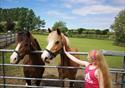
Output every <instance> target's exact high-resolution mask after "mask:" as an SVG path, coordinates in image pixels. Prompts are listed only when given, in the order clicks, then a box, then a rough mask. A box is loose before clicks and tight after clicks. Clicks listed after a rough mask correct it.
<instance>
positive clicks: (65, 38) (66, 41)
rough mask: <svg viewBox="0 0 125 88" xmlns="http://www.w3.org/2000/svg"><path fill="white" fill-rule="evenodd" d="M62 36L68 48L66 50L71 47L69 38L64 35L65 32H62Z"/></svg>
mask: <svg viewBox="0 0 125 88" xmlns="http://www.w3.org/2000/svg"><path fill="white" fill-rule="evenodd" d="M61 36H62V42H63V44H64V46H65V48H66V51H67V50H68V49H69V48H70V47H69V39H68V38H67V37H66V36H65V35H64V34H61Z"/></svg>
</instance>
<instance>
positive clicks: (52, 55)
mask: <svg viewBox="0 0 125 88" xmlns="http://www.w3.org/2000/svg"><path fill="white" fill-rule="evenodd" d="M45 50H46V51H47V52H48V53H49V54H50V56H51V58H50V59H52V58H54V57H56V55H57V54H58V53H59V52H61V51H62V48H60V49H59V50H58V51H56V52H52V51H50V50H48V49H45Z"/></svg>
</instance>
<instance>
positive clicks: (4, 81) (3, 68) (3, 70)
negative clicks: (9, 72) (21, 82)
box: [2, 52, 6, 88]
mask: <svg viewBox="0 0 125 88" xmlns="http://www.w3.org/2000/svg"><path fill="white" fill-rule="evenodd" d="M4 60H5V58H4V52H2V72H3V88H5V83H6V80H5V78H4V77H5V67H4V63H5V61H4Z"/></svg>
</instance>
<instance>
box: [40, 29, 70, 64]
mask: <svg viewBox="0 0 125 88" xmlns="http://www.w3.org/2000/svg"><path fill="white" fill-rule="evenodd" d="M48 31H49V35H48V38H47V41H48V45H47V46H46V48H45V50H44V51H43V53H42V55H41V58H42V59H43V61H45V62H48V63H49V60H52V59H53V58H54V57H56V55H57V54H59V53H60V52H61V51H62V50H63V46H64V45H65V46H67V47H68V43H67V42H68V39H67V37H66V36H64V34H63V33H61V31H60V30H59V29H57V30H55V31H51V30H50V29H48Z"/></svg>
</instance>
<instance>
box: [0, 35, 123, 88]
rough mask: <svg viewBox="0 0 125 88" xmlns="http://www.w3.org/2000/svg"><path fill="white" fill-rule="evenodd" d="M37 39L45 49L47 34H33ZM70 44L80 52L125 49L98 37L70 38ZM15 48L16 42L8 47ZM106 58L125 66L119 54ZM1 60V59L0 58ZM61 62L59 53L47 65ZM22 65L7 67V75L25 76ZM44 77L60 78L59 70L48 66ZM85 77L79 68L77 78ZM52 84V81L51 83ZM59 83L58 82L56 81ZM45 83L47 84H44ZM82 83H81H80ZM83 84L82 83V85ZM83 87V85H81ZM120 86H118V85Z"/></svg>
mask: <svg viewBox="0 0 125 88" xmlns="http://www.w3.org/2000/svg"><path fill="white" fill-rule="evenodd" d="M33 36H34V37H35V38H36V39H37V41H38V42H39V44H40V46H41V48H42V49H45V47H46V45H47V41H46V40H47V36H45V35H37V34H34V35H33ZM69 42H70V46H71V47H73V48H76V49H78V51H80V52H88V51H89V50H92V49H99V50H102V49H104V50H112V51H125V48H124V47H119V46H114V45H113V44H112V43H113V42H112V41H108V40H97V39H85V38H69ZM8 48H9V49H15V44H12V45H11V46H9V47H7V49H8ZM9 57H10V53H6V54H5V58H6V61H5V63H9ZM80 59H83V60H86V56H80ZM106 60H107V62H108V65H109V67H110V68H122V67H123V57H117V56H106ZM0 62H1V60H0ZM59 62H60V58H59V55H58V56H57V57H56V59H54V60H53V63H51V64H47V65H53V66H55V65H58V64H59ZM22 72H23V70H22V67H18V68H17V67H8V66H7V68H6V75H9V76H23V73H22ZM43 77H44V78H58V71H57V69H55V68H52V69H49V68H46V70H45V72H44V76H43ZM81 78H82V79H83V70H79V71H78V73H77V79H81ZM7 83H12V84H15V83H16V84H22V83H23V84H24V81H22V80H19V81H16V80H7ZM49 84H50V83H49ZM53 84H54V83H53ZM55 84H57V83H55ZM44 85H45V84H44ZM79 85H81V84H79ZM81 86H82V85H81ZM80 88H81V87H80ZM117 88H118V87H117Z"/></svg>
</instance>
